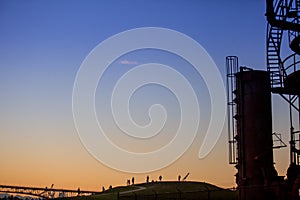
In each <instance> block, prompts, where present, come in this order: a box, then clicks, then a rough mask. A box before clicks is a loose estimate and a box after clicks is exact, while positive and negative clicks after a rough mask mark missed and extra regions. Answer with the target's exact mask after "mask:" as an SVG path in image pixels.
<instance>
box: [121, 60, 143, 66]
mask: <svg viewBox="0 0 300 200" xmlns="http://www.w3.org/2000/svg"><path fill="white" fill-rule="evenodd" d="M120 64H122V65H137V64H139V63H138V61H135V60H121V61H120Z"/></svg>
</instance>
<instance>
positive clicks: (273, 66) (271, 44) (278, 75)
mask: <svg viewBox="0 0 300 200" xmlns="http://www.w3.org/2000/svg"><path fill="white" fill-rule="evenodd" d="M267 31H268V33H269V34H268V38H267V66H268V71H269V73H270V80H271V88H281V87H283V73H284V68H283V64H282V61H281V58H280V46H281V41H282V34H283V31H282V30H281V29H279V28H277V27H271V26H270V25H268V30H267Z"/></svg>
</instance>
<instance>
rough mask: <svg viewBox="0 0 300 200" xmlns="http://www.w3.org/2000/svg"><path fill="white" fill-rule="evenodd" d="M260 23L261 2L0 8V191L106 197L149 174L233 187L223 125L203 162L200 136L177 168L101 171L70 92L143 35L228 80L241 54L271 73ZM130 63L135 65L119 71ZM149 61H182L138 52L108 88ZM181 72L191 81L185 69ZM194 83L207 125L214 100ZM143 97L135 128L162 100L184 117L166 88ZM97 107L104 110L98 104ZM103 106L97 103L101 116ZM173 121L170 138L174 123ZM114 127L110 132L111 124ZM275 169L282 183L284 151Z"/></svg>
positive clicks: (63, 0)
mask: <svg viewBox="0 0 300 200" xmlns="http://www.w3.org/2000/svg"><path fill="white" fill-rule="evenodd" d="M264 14H265V3H264V1H261V0H253V1H246V0H242V1H241V0H229V1H222V0H216V1H204V0H198V1H178V0H175V1H171V0H165V1H158V0H154V1H137V0H129V1H114V0H113V1H108V0H107V1H104V0H103V1H102V0H99V1H93V0H89V1H83V0H82V1H80V0H77V1H71V0H60V1H58V0H54V1H15V0H0V44H1V45H0V83H1V84H0V99H1V100H0V110H1V115H0V158H1V165H0V184H10V185H28V186H41V187H44V186H48V187H49V186H50V185H51V184H52V183H53V184H54V187H64V188H77V187H80V188H82V189H93V190H100V189H101V188H102V186H104V187H105V188H107V187H108V186H109V185H113V186H117V185H125V183H126V179H128V178H131V177H132V176H135V177H136V182H143V181H145V177H146V175H149V176H150V179H154V180H156V179H157V178H158V176H159V175H162V176H163V179H164V180H176V179H177V176H178V175H179V174H181V176H182V177H183V176H184V175H185V174H186V173H187V172H190V177H189V180H195V181H205V182H210V183H213V184H216V185H218V186H222V187H232V186H234V185H235V180H234V174H235V173H236V170H235V168H234V166H233V165H229V164H228V145H227V128H226V125H225V126H224V129H223V132H222V134H221V137H220V139H219V140H218V142H217V144H216V146H215V147H214V149H213V150H212V151H211V153H210V154H209V155H208V156H206V157H205V158H204V159H201V160H199V159H198V151H199V146H200V145H201V141H202V139H203V138H202V136H203V134H202V135H201V133H203V130H202V131H199V135H198V136H197V138H196V140H195V142H194V143H193V144H192V146H191V148H190V149H189V150H188V151H187V152H186V153H185V154H184V155H183V156H182V157H181V158H180V159H179V160H177V161H176V162H175V163H173V164H172V165H170V166H168V167H166V168H164V169H162V170H159V171H155V172H152V173H149V174H129V173H124V172H119V171H116V170H113V169H110V168H108V167H107V166H105V165H103V164H101V163H100V162H98V161H97V160H95V159H94V158H93V157H92V156H91V155H90V154H89V153H88V152H87V151H86V150H85V148H84V147H83V146H82V144H81V142H80V139H79V137H78V135H77V132H76V129H75V125H74V122H73V115H72V90H73V83H74V81H75V77H76V73H77V71H78V69H79V67H80V65H81V63H82V62H83V60H84V59H85V57H86V56H87V55H88V53H89V52H90V51H91V50H92V49H93V48H94V47H95V46H96V45H98V44H99V43H100V42H102V41H103V40H105V39H107V38H108V37H110V36H112V35H114V34H117V33H119V32H122V31H126V30H129V29H133V28H139V27H163V28H169V29H173V30H176V31H179V32H182V33H184V34H186V35H188V36H189V37H191V38H193V39H194V40H196V41H197V42H198V43H200V44H201V45H202V46H203V47H204V48H205V49H206V50H207V52H208V53H209V54H210V56H211V57H212V58H213V60H214V61H215V63H216V64H217V66H218V68H219V70H220V72H221V74H222V76H223V78H224V80H225V57H226V56H228V55H237V56H238V57H239V60H240V64H241V65H246V66H249V67H252V68H255V69H263V70H265V69H266V64H265V63H266V61H265V55H266V53H265V43H266V41H265V38H266V18H265V15H264ZM124 60H127V61H130V62H132V63H126V62H121V61H124ZM170 60H172V62H170ZM149 61H151V62H153V61H155V62H162V63H167V64H174V65H175V63H180V62H183V61H180V60H176V58H174V57H173V56H172V55H168V54H166V53H162V52H156V51H142V52H135V53H132V54H128V55H126V56H124V57H123V58H120V60H118V61H116V62H115V63H114V64H113V68H112V71H113V74H114V76H112V77H108V79H109V78H112V79H114V78H116V77H117V76H118V74H121V73H122V72H123V71H124V67H125V68H126V67H128V66H131V67H132V66H134V65H136V64H140V63H147V62H149ZM175 61H176V62H175ZM128 64H129V65H128ZM183 65H185V64H184V63H183ZM118 67H119V68H118ZM122 70H123V71H122ZM183 73H186V74H192V72H190V71H188V70H187V71H186V70H183ZM190 78H191V79H193V77H190ZM198 83H199V85H200V86H199V87H197V89H196V91H198V93H197V95H198V97H199V98H200V99H202V101H201V102H203V103H202V104H201V106H202V107H203V109H204V111H203V112H204V114H203V116H206V115H205V113H206V112H209V111H208V110H206V109H205V108H206V104H205V102H208V103H209V101H208V100H207V96H208V95H207V91H206V89H205V86H203V81H202V80H198V82H197V81H196V82H195V84H198ZM201 84H202V85H201ZM108 85H109V84H108ZM202 86H203V87H202ZM110 87H111V85H109V86H107V87H106V89H109V88H110ZM143 90H144V91H143ZM141 92H142V93H141V94H139V93H137V94H135V98H136V99H137V100H136V101H137V102H139V107H138V108H136V107H135V105H132V110H133V113H135V114H134V119H136V120H137V122H138V123H141V124H143V123H146V122H147V120H148V119H147V115H145V114H144V112H146V110H147V109H148V107H149V105H151V104H152V103H153V102H157V101H159V102H161V103H162V104H164V103H165V104H167V103H168V105H171V107H170V108H169V109H168V107H167V110H168V112H170V114H169V116H176V113H177V114H178V110H176V109H173V107H176V105H177V102H176V101H175V100H172V99H174V97H172V94H170V93H169V92H168V91H167V90H165V89H164V88H161V87H155V86H153V87H149V88H147V87H145V88H142V90H141ZM143 92H144V93H143ZM145 92H149V94H148V95H147V93H145ZM142 94H144V95H142ZM150 94H151V95H150ZM149 96H151V97H152V98H150V100H149V98H148V97H149ZM145 97H146V98H145ZM162 97H163V98H162ZM96 98H97V99H98V100H97V102H101V95H98V94H97V96H96ZM166 99H171V100H166ZM273 100H274V101H273V110H274V119H273V121H274V123H273V126H274V130H275V131H277V132H281V133H285V134H284V135H283V138H284V141H285V142H286V143H288V137H287V136H288V130H289V124H288V110H287V108H288V106H287V104H285V102H284V101H283V100H282V99H280V98H279V97H277V96H274V97H273ZM103 105H105V104H101V103H99V104H98V105H96V106H97V109H101V106H102V107H103ZM139 108H142V109H139ZM98 114H99V113H98ZM102 117H103V116H102ZM99 118H101V116H100V114H99ZM103 118H104V119H106V117H105V116H104V117H103ZM207 120H208V119H207V118H205V117H203V118H201V123H202V124H203V125H204V126H205V124H206V122H207ZM170 121H171V125H169V126H167V128H168V127H169V130H168V133H169V134H170V133H171V132H172V130H173V129H172V128H174V127H175V128H176V124H177V123H178V118H176V117H174V118H173V117H172V118H171V119H170ZM108 128H110V130H114V129H113V128H112V127H110V125H109V122H108ZM204 130H205V128H204ZM116 132H117V131H116ZM116 132H113V131H112V135H111V137H112V139H113V140H114V139H115V141H116V143H118V144H119V145H120V146H123V147H124V148H129V149H130V150H132V151H135V150H136V151H141V150H140V149H139V145H138V144H131V143H127V142H125V141H126V140H123V139H120V138H121V136H118V135H115V134H116ZM170 137H171V136H170V135H168V134H166V136H163V140H161V142H162V143H156V142H155V141H152V143H150V145H147V146H143V148H144V149H143V150H149V149H153V148H154V147H155V145H158V146H160V145H163V142H164V139H165V140H168V139H169V138H170ZM153 145H154V146H153ZM107 153H109V152H107ZM275 162H276V169H277V170H278V172H279V174H280V175H285V173H286V169H287V166H288V149H287V148H286V149H284V150H275Z"/></svg>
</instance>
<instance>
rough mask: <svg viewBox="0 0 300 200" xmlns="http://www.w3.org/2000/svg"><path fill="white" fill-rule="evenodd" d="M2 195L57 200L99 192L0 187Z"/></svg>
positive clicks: (97, 192)
mask: <svg viewBox="0 0 300 200" xmlns="http://www.w3.org/2000/svg"><path fill="white" fill-rule="evenodd" d="M0 193H17V194H26V195H31V196H37V197H42V198H56V197H72V196H89V195H92V194H99V193H101V192H99V191H88V190H80V189H79V188H78V189H77V190H70V189H56V188H53V185H52V186H51V188H48V187H45V188H39V187H25V186H12V185H0Z"/></svg>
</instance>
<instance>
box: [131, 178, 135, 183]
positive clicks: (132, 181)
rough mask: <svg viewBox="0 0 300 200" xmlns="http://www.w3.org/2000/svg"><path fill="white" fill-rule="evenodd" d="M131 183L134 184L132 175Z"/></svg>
mask: <svg viewBox="0 0 300 200" xmlns="http://www.w3.org/2000/svg"><path fill="white" fill-rule="evenodd" d="M131 183H132V185H134V177H132V179H131Z"/></svg>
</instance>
